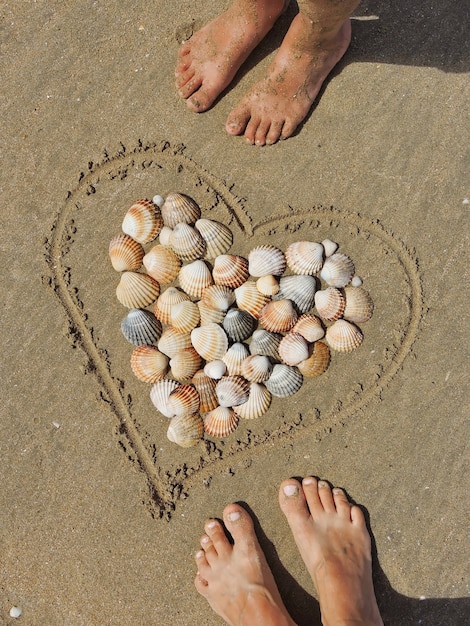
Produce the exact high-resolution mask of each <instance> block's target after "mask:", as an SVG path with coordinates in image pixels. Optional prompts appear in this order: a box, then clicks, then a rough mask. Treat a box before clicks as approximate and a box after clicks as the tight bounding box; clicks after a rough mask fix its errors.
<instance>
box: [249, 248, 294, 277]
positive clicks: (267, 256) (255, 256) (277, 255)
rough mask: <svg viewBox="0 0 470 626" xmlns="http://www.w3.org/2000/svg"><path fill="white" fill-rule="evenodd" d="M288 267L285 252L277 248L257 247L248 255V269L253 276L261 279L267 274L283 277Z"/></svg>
mask: <svg viewBox="0 0 470 626" xmlns="http://www.w3.org/2000/svg"><path fill="white" fill-rule="evenodd" d="M286 265H287V264H286V257H285V255H284V252H282V250H279V248H276V247H275V246H271V245H261V246H257V247H256V248H253V250H251V252H250V253H249V255H248V269H249V272H250V274H251V276H255V277H259V276H266V275H267V274H273V275H274V276H282V274H283V273H284V270H285V269H286Z"/></svg>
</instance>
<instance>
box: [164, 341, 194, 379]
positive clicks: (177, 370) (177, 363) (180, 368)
mask: <svg viewBox="0 0 470 626" xmlns="http://www.w3.org/2000/svg"><path fill="white" fill-rule="evenodd" d="M201 366H202V361H201V357H200V356H199V354H198V353H197V352H196V350H195V349H194V348H183V350H179V351H178V352H177V353H176V354H175V355H174V356H173V357H172V358H171V359H170V369H171V374H172V376H173V377H174V378H176V380H180V381H181V380H190V379H191V378H192V377H193V376H194V374H195V373H196V372H197V371H198V369H200V368H201Z"/></svg>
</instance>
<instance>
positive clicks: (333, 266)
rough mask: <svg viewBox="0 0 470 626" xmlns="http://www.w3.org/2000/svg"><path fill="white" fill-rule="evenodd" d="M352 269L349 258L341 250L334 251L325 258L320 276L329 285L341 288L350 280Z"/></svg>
mask: <svg viewBox="0 0 470 626" xmlns="http://www.w3.org/2000/svg"><path fill="white" fill-rule="evenodd" d="M354 271H355V270H354V263H353V262H352V261H351V259H350V258H349V257H348V256H346V255H345V254H341V252H335V254H332V255H331V256H329V257H328V258H327V259H326V261H325V263H324V264H323V267H322V270H321V272H320V276H321V278H322V279H323V280H324V281H325V282H326V283H328V285H330V287H338V288H339V289H341V287H345V286H346V285H347V284H348V283H349V282H350V280H351V278H352V277H353V276H354Z"/></svg>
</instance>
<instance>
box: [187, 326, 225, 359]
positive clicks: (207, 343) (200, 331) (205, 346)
mask: <svg viewBox="0 0 470 626" xmlns="http://www.w3.org/2000/svg"><path fill="white" fill-rule="evenodd" d="M191 341H192V343H193V346H194V348H195V349H196V350H197V352H198V353H199V354H200V355H201V356H202V358H203V359H205V360H206V361H215V360H216V359H222V357H223V356H224V354H225V353H226V352H227V348H228V338H227V335H226V334H225V330H224V329H223V328H222V327H221V326H219V325H218V324H213V323H212V324H205V325H204V326H199V327H198V328H195V329H194V330H192V331H191Z"/></svg>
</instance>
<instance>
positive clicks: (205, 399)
mask: <svg viewBox="0 0 470 626" xmlns="http://www.w3.org/2000/svg"><path fill="white" fill-rule="evenodd" d="M191 383H192V384H193V385H194V388H195V389H196V391H197V392H198V394H199V403H200V404H199V411H200V412H201V413H207V412H208V411H212V409H215V408H216V407H217V406H219V400H218V398H217V394H216V392H215V387H216V385H217V382H216V381H215V380H214V379H213V378H210V377H209V376H207V374H205V373H204V370H198V371H197V372H196V373H195V374H194V376H193V377H192V379H191Z"/></svg>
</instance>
